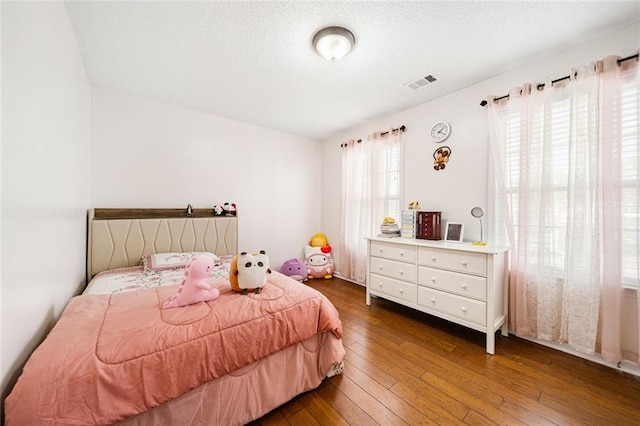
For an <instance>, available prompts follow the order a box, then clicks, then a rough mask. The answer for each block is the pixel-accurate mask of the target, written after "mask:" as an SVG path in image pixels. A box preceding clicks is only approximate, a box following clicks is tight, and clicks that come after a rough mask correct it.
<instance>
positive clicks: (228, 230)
mask: <svg viewBox="0 0 640 426" xmlns="http://www.w3.org/2000/svg"><path fill="white" fill-rule="evenodd" d="M188 213H190V214H188ZM88 227H89V229H88V247H87V280H90V279H91V278H92V277H93V276H94V275H95V274H97V273H98V272H102V271H105V270H108V269H114V268H123V267H127V266H136V265H139V264H140V258H141V257H142V256H146V255H148V254H153V253H168V252H189V251H208V252H211V253H215V254H216V255H218V256H223V255H231V254H236V253H237V248H238V218H237V217H236V216H214V215H213V209H189V212H187V210H186V209H91V210H89V223H88Z"/></svg>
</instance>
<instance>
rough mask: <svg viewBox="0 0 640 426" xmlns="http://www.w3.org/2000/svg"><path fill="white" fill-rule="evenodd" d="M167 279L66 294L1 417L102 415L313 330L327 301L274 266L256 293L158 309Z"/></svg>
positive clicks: (106, 418)
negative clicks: (151, 285) (153, 284)
mask: <svg viewBox="0 0 640 426" xmlns="http://www.w3.org/2000/svg"><path fill="white" fill-rule="evenodd" d="M175 290H176V288H175V286H168V287H159V288H156V289H149V290H140V291H135V292H129V293H121V294H114V295H85V296H78V297H75V298H73V299H72V300H71V301H70V302H69V304H68V306H67V308H66V309H65V311H64V313H63V315H62V317H61V318H60V320H59V322H58V323H57V324H56V326H55V327H54V329H53V330H52V331H51V333H50V334H49V336H47V338H46V340H45V341H44V342H43V343H42V345H40V346H39V347H38V348H37V349H36V351H35V352H34V353H33V354H32V356H31V358H30V359H29V361H28V362H27V364H26V365H25V368H24V371H23V373H22V375H21V377H20V378H19V380H18V383H17V384H16V386H15V388H14V389H13V391H12V393H11V394H10V395H9V397H8V398H7V399H6V407H5V408H6V424H7V425H13V424H15V425H25V424H29V425H33V424H77V425H79V424H109V423H114V422H116V421H120V420H123V419H126V418H128V417H130V416H133V415H136V414H138V413H141V412H144V411H146V410H148V409H150V408H152V407H156V406H158V405H160V404H162V403H164V402H166V401H168V400H171V399H173V398H176V397H178V396H180V395H182V394H184V393H185V392H187V391H189V390H190V389H194V388H196V387H198V386H199V385H200V384H202V383H204V382H207V381H209V380H211V379H213V378H216V377H220V376H223V375H225V374H227V373H229V372H232V371H235V370H237V369H239V368H241V367H243V366H246V365H248V364H250V363H252V362H255V361H256V360H259V359H262V358H264V357H265V356H268V355H270V354H272V353H274V352H277V351H279V350H281V349H283V348H285V347H287V346H289V345H292V344H295V343H298V342H301V341H303V340H306V339H308V338H309V337H311V336H313V335H314V334H316V333H318V332H322V331H332V332H333V333H334V334H335V335H336V336H337V337H338V338H341V337H342V326H341V323H340V320H339V318H338V314H337V312H336V310H335V308H334V306H333V305H332V304H331V303H330V302H329V301H328V300H327V299H326V298H325V297H324V296H323V295H322V294H321V293H319V292H317V291H315V290H313V289H311V288H309V287H307V286H305V285H302V284H300V283H298V282H296V281H294V280H291V279H290V278H288V277H285V276H284V275H281V274H279V273H277V272H274V273H272V274H271V276H270V278H269V283H268V284H267V285H266V286H265V288H264V289H263V291H262V293H260V294H249V295H246V296H245V295H240V294H236V293H234V292H232V291H230V290H229V289H228V284H225V286H224V287H220V290H221V295H220V297H219V298H218V299H216V300H214V301H211V302H207V303H200V304H197V305H191V306H187V307H183V308H177V309H166V310H163V309H161V308H160V306H161V305H162V303H163V302H164V301H165V300H168V299H169V298H171V296H172V295H173V294H174V292H175Z"/></svg>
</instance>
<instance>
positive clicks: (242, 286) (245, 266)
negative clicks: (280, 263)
mask: <svg viewBox="0 0 640 426" xmlns="http://www.w3.org/2000/svg"><path fill="white" fill-rule="evenodd" d="M270 273H271V269H269V257H268V256H267V254H266V252H265V251H264V250H261V251H260V252H259V253H247V252H246V251H243V252H242V253H240V254H236V255H235V256H234V257H233V259H232V260H231V266H230V268H229V282H230V284H231V288H232V289H233V290H234V291H237V292H239V293H242V294H247V293H248V292H250V291H253V292H256V293H260V292H261V291H262V287H264V286H265V285H266V284H267V274H270Z"/></svg>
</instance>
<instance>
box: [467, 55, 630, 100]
mask: <svg viewBox="0 0 640 426" xmlns="http://www.w3.org/2000/svg"><path fill="white" fill-rule="evenodd" d="M629 59H638V54H637V53H636V54H635V55H631V56H627V57H626V58H621V59H618V60H617V62H618V65H620V64H621V63H623V62H624V61H628V60H629ZM569 78H571V76H570V75H566V76H564V77H562V78H558V79H556V80H552V81H551V84H552V85H553V84H556V83H558V82H560V81H564V80H567V79H569ZM536 87H537V88H538V90H540V89H542V88H543V87H544V83H540V84H538V85H537V86H536ZM508 97H509V95H504V96H500V97H499V98H495V99H494V100H493V101H494V102H497V101H499V100H501V99H505V98H508ZM486 105H487V101H486V100H483V101H482V102H480V106H486Z"/></svg>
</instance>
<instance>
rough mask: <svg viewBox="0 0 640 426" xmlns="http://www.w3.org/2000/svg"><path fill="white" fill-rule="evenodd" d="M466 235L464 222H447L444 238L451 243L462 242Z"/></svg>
mask: <svg viewBox="0 0 640 426" xmlns="http://www.w3.org/2000/svg"><path fill="white" fill-rule="evenodd" d="M463 237H464V223H463V222H447V226H446V228H445V231H444V240H445V241H447V242H450V243H461V242H462V238H463Z"/></svg>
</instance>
